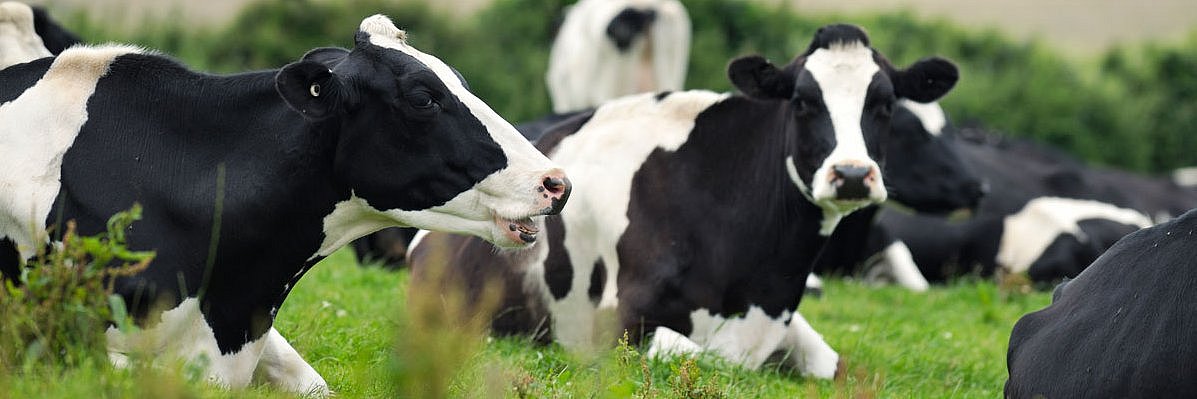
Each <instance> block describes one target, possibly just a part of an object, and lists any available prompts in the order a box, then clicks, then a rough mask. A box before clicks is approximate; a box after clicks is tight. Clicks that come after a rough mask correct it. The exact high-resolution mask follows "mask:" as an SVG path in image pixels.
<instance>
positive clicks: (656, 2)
mask: <svg viewBox="0 0 1197 399" xmlns="http://www.w3.org/2000/svg"><path fill="white" fill-rule="evenodd" d="M689 55H690V17H689V16H688V15H687V14H686V8H685V7H684V6H682V3H681V2H679V1H677V0H581V1H579V2H578V3H577V4H574V5H573V6H572V7H571V8H570V9H569V11H568V13H567V14H566V16H565V21H564V22H563V23H562V25H561V29H560V30H559V31H558V32H557V37H556V39H555V40H554V41H553V48H552V51H551V52H550V53H549V68H548V74H547V77H546V81H547V83H548V87H549V95H550V97H551V99H552V101H553V111H554V112H557V113H565V112H569V111H576V110H581V109H586V108H593V107H596V106H598V105H599V104H602V103H603V102H604V101H607V100H610V99H614V98H617V97H621V96H625V95H629V94H635V93H644V92H655V91H666V90H681V89H682V85H683V84H685V82H686V66H687V64H688V63H689V61H690V60H689Z"/></svg>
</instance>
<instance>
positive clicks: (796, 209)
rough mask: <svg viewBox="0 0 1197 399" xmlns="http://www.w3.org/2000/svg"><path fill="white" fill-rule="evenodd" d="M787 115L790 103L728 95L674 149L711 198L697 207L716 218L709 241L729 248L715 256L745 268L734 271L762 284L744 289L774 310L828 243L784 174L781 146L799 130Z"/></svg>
mask: <svg viewBox="0 0 1197 399" xmlns="http://www.w3.org/2000/svg"><path fill="white" fill-rule="evenodd" d="M792 121H793V114H792V111H791V108H790V105H789V103H788V102H785V101H757V100H752V99H748V98H744V97H731V98H729V99H727V100H726V101H723V102H720V103H718V104H715V105H714V106H712V107H711V108H709V109H708V110H707V111H705V112H703V113H702V114H700V115H699V117H698V121H697V122H696V124H695V126H697V127H696V128H695V130H694V132H693V133H692V134H691V136H690V138H689V140H688V141H687V142H686V144H685V145H683V146H682V148H679V150H678V156H680V157H683V158H689V160H686V161H685V162H684V163H683V164H685V165H701V166H700V167H696V168H689V169H687V172H688V173H689V175H688V176H685V177H684V179H685V180H687V181H688V182H689V184H692V185H695V186H697V187H700V190H701V191H704V192H707V193H711V195H712V197H713V198H714V199H715V202H714V203H711V204H707V205H705V207H704V209H703V212H704V213H709V214H710V215H711V217H715V218H718V219H719V220H718V222H719V223H718V225H717V227H716V228H717V229H719V230H720V231H718V232H716V234H717V235H718V236H719V237H720V238H718V239H717V240H719V241H720V243H717V244H714V245H721V246H727V247H728V248H726V251H727V257H726V259H721V260H717V261H724V262H729V264H732V265H734V267H736V268H740V269H741V270H743V269H751V271H752V272H750V273H735V274H736V275H742V276H746V278H747V279H748V280H747V281H742V282H740V283H741V284H747V285H749V286H751V287H758V288H760V289H747V290H745V292H744V293H743V295H745V296H746V297H747V298H745V299H746V300H747V303H751V304H756V305H759V306H762V307H763V308H764V310H765V311H766V313H768V314H770V315H773V316H777V315H779V314H781V313H782V312H786V311H790V312H792V311H793V310H794V306H796V305H797V300H798V298H799V297H800V296H801V294H802V290H803V289H805V278H806V275H807V274H809V273H810V269H811V267H812V266H813V263H814V259H815V257H816V255H817V254H818V252H819V251H820V250H821V248H822V247H823V244H824V243H825V242H826V237H823V236H821V235H820V234H819V229H820V225H821V223H820V221H821V219H822V211H821V210H820V209H819V208H818V207H817V206H815V205H814V204H812V203H811V202H809V201H807V200H806V199H805V197H804V196H803V195H802V193H801V192H800V191H799V189H798V187H797V186H795V185H794V183H793V182H792V181H791V180H790V178H789V175H788V174H787V173H786V169H785V159H786V156H787V155H788V154H787V153H786V149H787V148H794V147H795V146H794V145H792V143H791V142H790V141H791V140H793V139H794V137H796V136H797V135H796V134H795V132H794V129H795V128H796V127H795V126H794V124H793V122H792ZM733 290H734V288H733ZM727 310H730V311H732V312H733V313H734V312H736V311H745V310H747V309H725V311H727Z"/></svg>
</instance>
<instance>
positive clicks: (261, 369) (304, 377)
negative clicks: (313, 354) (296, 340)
mask: <svg viewBox="0 0 1197 399" xmlns="http://www.w3.org/2000/svg"><path fill="white" fill-rule="evenodd" d="M262 338H263V339H264V340H265V341H266V347H265V348H264V349H263V350H262V358H261V360H259V361H258V368H257V369H255V370H254V376H255V377H256V378H259V379H265V380H266V382H269V383H270V384H271V385H274V386H276V387H278V388H281V389H284V390H287V391H290V392H294V393H298V394H304V395H309V396H316V397H325V396H328V395H329V390H328V383H326V382H324V378H323V377H321V376H320V374H319V373H317V372H316V369H313V368H312V366H311V365H309V364H308V362H305V361H304V360H303V358H302V357H300V356H299V352H296V351H295V348H292V347H291V344H290V343H288V342H287V339H286V338H283V336H282V335H281V334H279V333H278V330H275V329H274V328H271V329H270V332H267V333H266V335H265V336H264V337H262Z"/></svg>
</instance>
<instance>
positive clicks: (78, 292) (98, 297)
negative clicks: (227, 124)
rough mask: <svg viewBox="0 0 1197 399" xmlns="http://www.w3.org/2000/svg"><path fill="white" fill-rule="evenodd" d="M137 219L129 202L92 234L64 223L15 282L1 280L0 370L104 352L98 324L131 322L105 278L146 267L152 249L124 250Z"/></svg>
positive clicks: (137, 210)
mask: <svg viewBox="0 0 1197 399" xmlns="http://www.w3.org/2000/svg"><path fill="white" fill-rule="evenodd" d="M140 218H141V207H140V206H138V205H134V206H133V208H132V209H131V210H129V211H126V212H121V213H118V214H116V215H114V216H112V218H110V219H109V220H108V230H107V232H105V233H101V234H98V235H95V236H90V237H80V236H78V235H76V234H75V227H74V223H73V222H68V223H67V230H66V232H65V234H64V235H63V242H62V245H52V246H50V248H51V250H50V252H49V253H42V254H39V255H38V256H36V257H35V258H34V259H33V260H31V261H29V262H28V264H27V265H26V267H25V268H23V269H22V271H21V276H19V277H18V278H17V279H16V281H13V280H3V282H2V283H3V286H2V287H0V318H2V319H0V373H7V372H12V371H15V370H28V369H31V368H37V367H62V366H77V365H80V364H84V363H88V362H93V361H96V359H107V352H106V350H105V346H104V330H105V329H106V328H107V326H108V325H109V324H115V325H119V326H127V325H129V319H128V315H127V313H126V311H125V306H124V303H123V302H122V301H121V299H120V297H119V296H116V295H113V294H112V286H111V278H112V277H115V276H121V275H129V274H132V273H137V272H139V271H141V270H144V269H145V268H146V266H147V265H149V262H150V261H151V260H152V259H153V257H154V253H153V252H139V251H130V250H129V249H128V248H127V243H126V242H125V230H126V229H127V228H128V227H129V225H131V224H132V223H133V221H135V220H138V219H140Z"/></svg>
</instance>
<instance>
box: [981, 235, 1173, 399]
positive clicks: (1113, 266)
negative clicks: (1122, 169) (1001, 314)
mask: <svg viewBox="0 0 1197 399" xmlns="http://www.w3.org/2000/svg"><path fill="white" fill-rule="evenodd" d="M1194 231H1197V213H1195V212H1188V213H1186V214H1184V215H1182V216H1181V217H1179V218H1177V219H1174V220H1172V221H1169V222H1165V223H1161V224H1159V225H1156V226H1154V227H1151V228H1147V229H1143V230H1139V231H1138V232H1136V233H1133V234H1130V235H1128V236H1126V237H1125V238H1123V239H1122V240H1121V241H1119V242H1118V243H1117V244H1115V245H1114V246H1113V247H1111V248H1110V249H1109V250H1108V251H1106V253H1105V254H1104V255H1102V256H1101V258H1099V259H1097V261H1096V262H1093V264H1092V265H1091V266H1089V268H1087V269H1085V271H1084V272H1082V273H1081V274H1080V275H1079V276H1077V278H1076V279H1074V280H1072V281H1069V282H1067V283H1066V284H1064V285H1062V286H1060V287H1059V288H1057V289H1056V293H1055V295H1053V299H1052V304H1051V305H1049V306H1047V307H1046V308H1044V309H1043V310H1040V311H1037V312H1033V313H1030V314H1027V315H1026V316H1023V317H1022V319H1020V320H1019V321H1018V323H1017V324H1015V325H1014V330H1013V331H1012V332H1011V334H1010V346H1009V351H1008V354H1007V358H1006V365H1007V367H1008V370H1009V380H1007V381H1006V387H1005V392H1006V397H1008V398H1074V397H1075V398H1192V397H1197V378H1195V377H1197V369H1195V368H1194V367H1195V364H1194V362H1193V359H1197V324H1195V320H1197V306H1194V303H1197V289H1195V287H1197V286H1195V285H1194V281H1195V280H1197V279H1195V276H1194V271H1195V270H1197V263H1195V260H1197V250H1195V247H1194V245H1193V242H1194V233H1193V232H1194Z"/></svg>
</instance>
